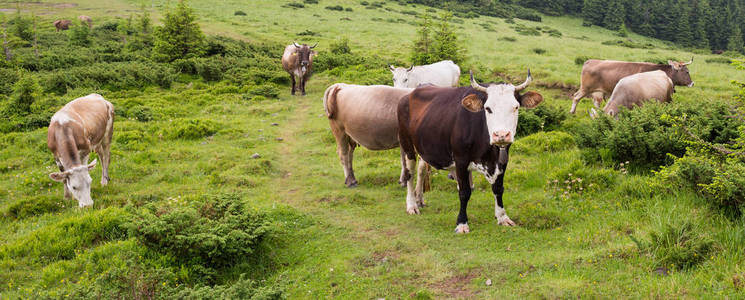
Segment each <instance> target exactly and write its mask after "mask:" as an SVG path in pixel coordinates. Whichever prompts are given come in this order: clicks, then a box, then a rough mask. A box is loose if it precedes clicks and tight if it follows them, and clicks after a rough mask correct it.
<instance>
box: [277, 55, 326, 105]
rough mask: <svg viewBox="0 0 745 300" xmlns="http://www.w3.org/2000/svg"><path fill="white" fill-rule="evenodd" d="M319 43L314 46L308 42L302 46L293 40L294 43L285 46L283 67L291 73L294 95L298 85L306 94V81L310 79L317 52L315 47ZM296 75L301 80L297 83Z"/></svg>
mask: <svg viewBox="0 0 745 300" xmlns="http://www.w3.org/2000/svg"><path fill="white" fill-rule="evenodd" d="M317 45H318V43H316V44H315V45H313V46H308V45H306V44H303V45H302V46H301V45H298V44H297V43H295V42H293V43H292V45H288V46H287V47H285V53H284V54H282V67H283V68H284V69H285V71H287V73H289V74H290V80H292V94H293V95H295V89H296V86H297V89H299V90H300V92H301V93H302V94H303V96H305V83H306V82H307V81H308V79H310V75H311V73H312V69H313V56H315V55H316V54H317V53H316V51H313V48H315V47H316V46H317ZM295 77H297V78H298V79H297V80H298V81H299V82H297V85H296V84H295Z"/></svg>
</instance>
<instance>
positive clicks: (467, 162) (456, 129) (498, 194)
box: [398, 70, 543, 233]
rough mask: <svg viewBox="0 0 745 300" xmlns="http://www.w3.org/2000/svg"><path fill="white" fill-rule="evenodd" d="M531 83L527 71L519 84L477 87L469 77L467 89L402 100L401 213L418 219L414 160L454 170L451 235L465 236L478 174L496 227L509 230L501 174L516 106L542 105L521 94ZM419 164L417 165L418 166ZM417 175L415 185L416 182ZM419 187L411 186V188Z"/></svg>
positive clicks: (431, 90) (421, 91) (421, 92)
mask: <svg viewBox="0 0 745 300" xmlns="http://www.w3.org/2000/svg"><path fill="white" fill-rule="evenodd" d="M531 81H532V76H531V75H530V70H528V77H527V79H526V80H525V82H523V83H522V84H520V85H518V86H514V85H512V84H507V83H501V84H494V83H491V84H488V85H481V84H479V83H477V82H476V80H475V79H474V78H473V72H471V86H468V87H457V88H447V87H434V86H425V87H419V88H417V89H415V90H414V91H413V92H411V93H410V94H408V95H405V96H404V97H403V98H402V99H401V101H400V102H399V104H398V126H399V131H398V132H399V142H400V144H401V149H402V151H403V152H404V155H405V159H406V164H405V170H404V173H405V175H406V176H405V177H406V178H405V179H406V180H407V193H406V212H407V213H409V214H419V213H420V210H419V207H418V205H419V204H420V203H422V202H423V199H421V196H422V191H421V190H415V189H414V187H413V186H412V185H411V181H412V180H413V179H412V177H413V176H412V175H411V174H412V172H411V171H412V170H413V167H414V164H415V163H416V155H417V154H418V155H419V157H421V159H422V160H423V161H425V162H426V163H427V164H429V165H431V166H432V167H434V168H437V169H451V170H452V169H455V173H456V180H457V183H458V196H459V198H460V211H459V213H458V218H457V222H456V227H455V232H456V233H468V232H469V231H470V230H469V228H468V216H467V213H466V207H467V205H468V200H469V198H470V197H471V190H472V187H471V182H470V179H469V175H470V172H471V171H472V170H474V171H479V172H481V173H483V174H484V176H485V177H486V180H487V181H488V182H489V183H490V184H491V190H492V193H493V194H494V205H495V207H494V216H495V217H496V218H497V222H498V224H500V225H505V226H514V225H515V223H514V222H513V221H512V220H511V219H510V218H509V217H508V216H507V214H506V213H505V209H504V205H503V204H502V194H503V192H504V172H505V169H506V168H507V162H508V155H509V149H510V145H511V144H512V142H513V141H514V138H515V130H516V129H517V116H518V109H519V108H520V107H525V108H533V107H536V106H537V105H538V104H540V103H541V102H542V101H543V96H541V94H539V93H536V92H527V93H524V94H521V93H520V92H521V91H522V90H524V89H525V88H526V87H527V86H528V85H529V84H530V82H531ZM420 164H421V161H420ZM421 177H422V174H418V178H417V180H421ZM418 187H419V185H417V188H418Z"/></svg>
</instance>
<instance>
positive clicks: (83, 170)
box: [47, 94, 114, 207]
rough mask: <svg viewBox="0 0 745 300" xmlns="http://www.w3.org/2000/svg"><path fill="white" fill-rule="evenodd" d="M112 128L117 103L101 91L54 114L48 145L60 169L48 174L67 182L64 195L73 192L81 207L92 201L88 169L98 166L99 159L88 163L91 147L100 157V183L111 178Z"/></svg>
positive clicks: (103, 183) (74, 101)
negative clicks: (105, 97) (113, 102)
mask: <svg viewBox="0 0 745 300" xmlns="http://www.w3.org/2000/svg"><path fill="white" fill-rule="evenodd" d="M113 130H114V106H113V105H112V104H111V103H109V101H106V100H105V99H104V98H103V97H101V95H98V94H90V95H88V96H85V97H82V98H78V99H75V100H72V101H70V103H67V105H65V106H64V107H62V109H60V110H59V111H58V112H57V113H55V114H54V116H52V120H51V122H50V123H49V131H48V132H47V147H49V150H50V151H52V153H53V154H54V161H55V162H56V163H57V167H59V170H60V171H59V172H54V173H51V174H49V177H50V178H52V179H53V180H55V181H59V182H62V183H64V186H65V198H70V196H71V195H72V197H74V198H75V199H77V200H78V205H79V206H80V207H85V206H90V205H93V200H92V199H91V181H92V180H91V176H90V175H89V174H88V171H89V170H91V169H93V167H95V166H96V160H94V161H93V162H92V163H90V164H88V154H89V153H90V152H91V150H93V151H96V153H97V154H98V157H99V158H101V169H102V170H103V173H102V176H101V185H102V186H105V185H106V184H107V183H108V182H109V158H110V149H111V136H112V133H113Z"/></svg>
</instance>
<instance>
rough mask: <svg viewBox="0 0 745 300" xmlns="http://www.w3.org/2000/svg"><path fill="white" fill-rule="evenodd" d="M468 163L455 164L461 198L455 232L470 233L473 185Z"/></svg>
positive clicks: (459, 196)
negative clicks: (469, 220)
mask: <svg viewBox="0 0 745 300" xmlns="http://www.w3.org/2000/svg"><path fill="white" fill-rule="evenodd" d="M469 174H471V172H469V171H468V164H467V163H461V164H458V163H456V164H455V175H456V176H457V177H456V178H457V181H458V198H460V210H459V211H458V220H457V222H456V224H457V226H456V227H455V233H468V232H469V231H470V230H469V228H468V214H467V212H466V210H467V208H468V200H469V199H470V198H471V185H470V182H469V179H468V177H469Z"/></svg>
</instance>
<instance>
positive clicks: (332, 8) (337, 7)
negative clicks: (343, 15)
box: [325, 5, 344, 11]
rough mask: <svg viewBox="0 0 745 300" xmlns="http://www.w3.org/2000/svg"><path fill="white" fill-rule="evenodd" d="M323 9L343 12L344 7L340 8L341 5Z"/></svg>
mask: <svg viewBox="0 0 745 300" xmlns="http://www.w3.org/2000/svg"><path fill="white" fill-rule="evenodd" d="M325 8H326V9H328V10H338V11H342V10H344V7H342V6H341V5H332V6H326V7H325Z"/></svg>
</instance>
